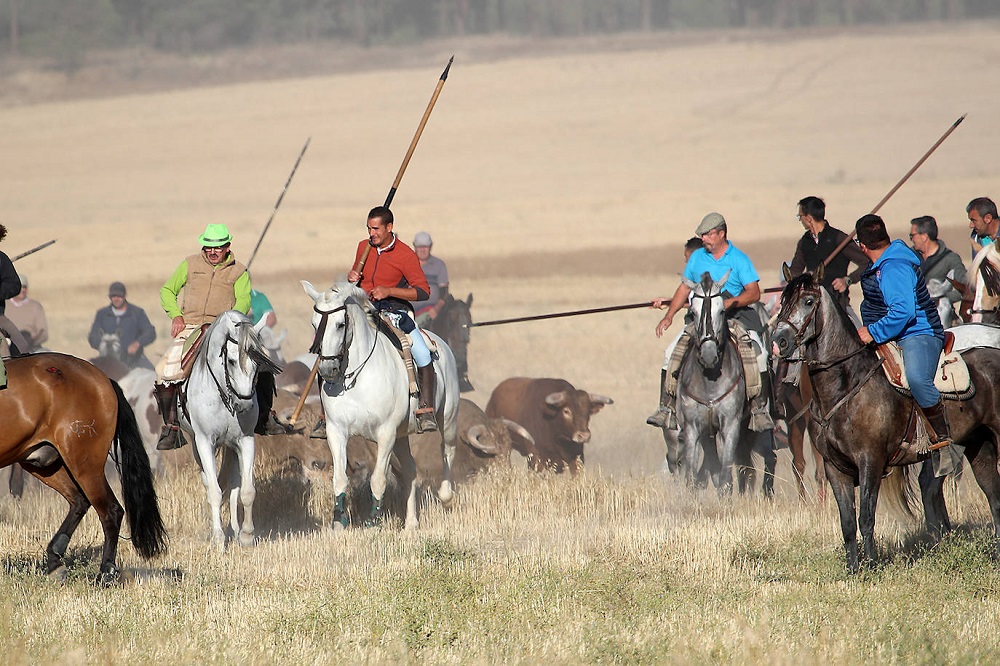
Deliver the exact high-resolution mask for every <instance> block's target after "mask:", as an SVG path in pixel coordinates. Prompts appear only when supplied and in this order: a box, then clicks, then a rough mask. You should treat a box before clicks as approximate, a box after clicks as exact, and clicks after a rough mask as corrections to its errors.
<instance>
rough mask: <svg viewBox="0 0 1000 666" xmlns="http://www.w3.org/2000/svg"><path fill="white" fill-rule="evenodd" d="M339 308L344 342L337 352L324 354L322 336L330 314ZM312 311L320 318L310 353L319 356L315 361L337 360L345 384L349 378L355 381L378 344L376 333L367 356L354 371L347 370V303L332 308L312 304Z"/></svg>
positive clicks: (349, 340)
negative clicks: (322, 308)
mask: <svg viewBox="0 0 1000 666" xmlns="http://www.w3.org/2000/svg"><path fill="white" fill-rule="evenodd" d="M341 310H343V311H344V342H343V343H342V344H341V347H340V353H339V354H333V355H325V354H323V349H322V348H323V338H324V337H325V336H326V326H327V323H328V322H329V318H330V315H332V314H336V313H338V312H340V311H341ZM313 312H315V313H316V314H318V315H319V316H320V320H319V326H317V327H316V335H315V337H313V343H312V345H311V346H310V347H309V351H310V353H313V354H316V356H318V357H319V358H318V361H317V362H319V361H337V365H338V367H339V368H340V374H341V376H343V378H344V382H345V385H346V383H347V381H348V380H350V379H354V380H355V381H357V376H358V374H359V373H360V372H361V370H362V369H363V368H364V367H365V365H366V364H367V363H368V360H369V359H370V358H371V357H372V354H374V353H375V346H376V345H378V335H376V336H375V342H374V343H372V348H371V350H370V351H369V352H368V356H367V357H365V360H364V361H362V362H361V364H360V365H359V366H358V367H357V369H356V370H355V371H354V372H347V363H348V357H349V353H350V347H351V340H352V336H353V333H352V331H351V317H350V311H349V310H348V309H347V303H344V304H343V305H340V306H338V307H335V308H334V309H332V310H320V309H319V306H316V305H314V306H313ZM351 386H353V382H352V383H351ZM347 388H350V386H347Z"/></svg>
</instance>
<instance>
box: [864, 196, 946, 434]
mask: <svg viewBox="0 0 1000 666" xmlns="http://www.w3.org/2000/svg"><path fill="white" fill-rule="evenodd" d="M855 231H856V232H857V242H858V244H859V245H860V246H861V251H862V252H864V253H865V255H866V256H867V257H868V259H869V260H870V261H871V262H872V263H871V265H870V266H868V268H866V269H865V271H864V273H862V274H861V291H862V293H863V294H864V301H863V302H862V303H861V320H862V321H863V322H864V324H865V325H864V326H863V327H862V328H859V329H858V335H859V336H861V341H862V342H863V343H865V344H868V343H870V342H875V343H878V344H882V343H884V342H888V341H890V340H895V341H896V342H897V343H898V344H899V347H900V349H901V350H902V352H903V364H904V365H905V366H906V380H907V381H908V382H909V384H910V392H911V393H912V394H913V400H914V401H915V402H916V403H917V406H918V407H920V411H921V412H923V414H924V417H926V419H927V422H928V424H929V425H930V430H931V431H932V432H929V433H928V436H929V437H930V440H931V450H936V449H940V448H942V447H945V446H948V445H949V444H951V428H950V427H949V426H948V419H947V417H946V415H945V409H944V403H943V402H942V401H941V394H940V393H939V392H938V390H937V388H936V387H935V386H934V375H935V373H936V372H937V364H938V359H939V357H940V356H941V347H942V345H943V344H944V329H943V327H942V326H941V319H940V317H938V313H937V309H936V308H935V306H934V301H933V300H932V299H931V297H930V294H928V293H927V285H926V284H924V277H923V274H922V273H921V272H920V258H919V257H918V256H917V255H916V254H915V253H914V252H913V250H911V249H910V248H909V247H907V246H906V244H905V243H903V241H900V240H894V241H892V242H890V240H889V234H888V232H886V230H885V223H884V222H883V221H882V218H881V217H879V216H878V215H865V216H864V217H862V218H861V219H860V220H858V222H857V224H856V225H855Z"/></svg>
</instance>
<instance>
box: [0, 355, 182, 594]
mask: <svg viewBox="0 0 1000 666" xmlns="http://www.w3.org/2000/svg"><path fill="white" fill-rule="evenodd" d="M6 365H7V376H8V388H7V390H5V391H0V414H3V429H2V430H0V467H2V466H6V465H12V464H14V463H19V464H20V465H21V466H22V467H23V468H24V469H25V470H27V471H28V472H30V473H31V474H32V475H33V476H35V477H36V478H38V479H39V480H40V481H41V482H42V483H44V484H45V485H47V486H49V487H50V488H52V489H53V490H55V491H56V492H58V493H59V494H60V495H62V496H63V497H64V498H66V501H67V502H68V503H69V513H67V514H66V518H65V520H63V522H62V525H60V526H59V529H58V531H56V533H55V535H54V536H53V537H52V540H51V541H50V542H49V545H48V547H47V548H46V549H45V555H46V558H45V570H46V573H47V574H53V575H56V576H59V577H61V576H64V575H65V569H64V567H63V557H64V556H65V554H66V548H67V546H68V545H69V541H70V539H71V538H72V536H73V532H74V531H75V530H76V528H77V526H78V525H79V524H80V521H81V520H82V519H83V516H84V515H85V514H86V513H87V510H88V509H89V508H90V507H91V506H93V507H94V509H95V510H96V511H97V515H98V517H99V518H100V520H101V526H102V527H103V528H104V551H103V554H102V557H101V565H100V573H99V574H98V576H97V580H96V582H97V583H99V584H104V585H107V584H110V583H112V582H114V581H115V580H116V579H117V578H118V574H119V572H118V568H117V566H116V564H115V557H116V554H117V552H118V536H119V532H120V530H121V523H122V517H123V515H122V514H123V511H122V507H121V505H120V504H119V503H118V500H117V499H115V495H114V493H113V492H112V490H111V486H110V485H108V480H107V477H106V476H105V473H104V463H105V461H106V460H107V458H108V452H109V451H110V450H111V447H112V445H115V446H116V448H117V452H118V457H119V466H120V468H121V481H122V494H123V496H124V500H125V513H126V514H127V516H128V520H129V529H130V531H131V541H132V545H133V546H134V547H135V549H136V551H137V552H138V553H139V555H140V556H142V557H143V558H145V559H149V558H152V557H154V556H156V555H158V554H160V553H161V552H163V550H164V548H165V546H166V532H165V530H164V527H163V521H162V519H161V517H160V510H159V507H158V505H157V500H156V491H155V489H154V488H153V477H152V474H151V472H150V469H149V458H148V457H147V455H146V450H145V449H144V448H143V446H142V438H141V436H140V435H139V429H138V427H137V425H136V421H135V414H133V413H132V408H131V407H130V406H129V403H128V400H126V398H125V395H124V394H123V393H122V390H121V388H120V387H119V386H118V384H117V383H116V382H114V381H112V380H110V379H108V378H107V377H106V376H105V375H104V374H103V373H102V372H101V371H100V370H98V369H97V368H95V367H94V366H92V365H91V364H89V363H87V362H86V361H84V360H81V359H78V358H75V357H73V356H67V355H65V354H55V353H42V354H32V355H29V356H23V357H20V358H12V359H10V360H8V361H7V364H6Z"/></svg>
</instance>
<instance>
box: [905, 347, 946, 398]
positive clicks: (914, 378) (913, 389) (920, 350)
mask: <svg viewBox="0 0 1000 666" xmlns="http://www.w3.org/2000/svg"><path fill="white" fill-rule="evenodd" d="M942 344H943V343H942V341H941V339H940V338H938V337H936V336H933V335H915V336H913V337H912V338H906V339H905V340H900V341H899V348H900V349H901V350H902V352H903V364H904V365H905V366H906V381H907V382H909V384H910V393H912V394H913V399H914V400H916V402H917V404H918V405H920V406H921V407H925V408H926V407H933V406H934V405H936V404H937V403H938V400H940V399H941V394H940V393H939V392H938V390H937V388H936V387H935V386H934V375H935V374H936V373H937V364H938V360H939V359H940V357H941V345H942Z"/></svg>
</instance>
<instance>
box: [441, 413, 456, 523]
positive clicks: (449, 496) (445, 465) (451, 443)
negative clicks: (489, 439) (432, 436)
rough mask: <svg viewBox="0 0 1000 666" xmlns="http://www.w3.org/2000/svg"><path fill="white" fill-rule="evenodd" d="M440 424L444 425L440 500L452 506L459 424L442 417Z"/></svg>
mask: <svg viewBox="0 0 1000 666" xmlns="http://www.w3.org/2000/svg"><path fill="white" fill-rule="evenodd" d="M438 422H439V423H442V424H443V427H442V429H441V463H442V464H441V472H442V474H441V487H440V488H438V493H437V494H438V499H439V500H441V503H442V504H444V505H445V506H447V505H449V504H451V501H452V500H453V499H454V497H455V491H454V486H453V484H452V478H451V468H452V466H453V465H454V464H455V451H456V446H457V444H458V441H457V440H458V433H457V424H456V425H452V424H455V419H451V421H450V422H449V421H448V420H447V419H445V418H444V417H443V416H442V415H439V416H438Z"/></svg>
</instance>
